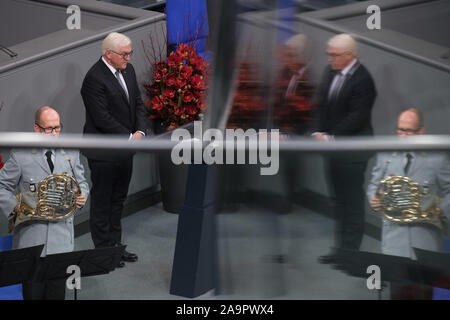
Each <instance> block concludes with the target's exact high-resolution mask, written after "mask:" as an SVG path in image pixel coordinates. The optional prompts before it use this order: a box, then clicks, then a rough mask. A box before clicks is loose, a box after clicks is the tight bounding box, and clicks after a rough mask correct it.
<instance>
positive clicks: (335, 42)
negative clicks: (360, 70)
mask: <svg viewBox="0 0 450 320" xmlns="http://www.w3.org/2000/svg"><path fill="white" fill-rule="evenodd" d="M327 44H328V46H329V47H332V48H338V49H342V50H345V51H348V52H351V53H352V54H353V56H356V54H357V51H358V50H357V45H356V41H355V39H353V37H352V36H351V35H349V34H346V33H341V34H338V35H336V36H334V37H332V38H331V39H330V40H328V43H327Z"/></svg>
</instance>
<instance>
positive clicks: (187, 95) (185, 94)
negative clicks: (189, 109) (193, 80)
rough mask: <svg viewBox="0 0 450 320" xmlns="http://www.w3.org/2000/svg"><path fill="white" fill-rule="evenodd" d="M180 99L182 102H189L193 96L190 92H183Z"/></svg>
mask: <svg viewBox="0 0 450 320" xmlns="http://www.w3.org/2000/svg"><path fill="white" fill-rule="evenodd" d="M181 99H182V100H183V102H191V101H192V100H193V99H194V95H193V94H192V92H191V91H189V90H185V91H183V95H182V97H181Z"/></svg>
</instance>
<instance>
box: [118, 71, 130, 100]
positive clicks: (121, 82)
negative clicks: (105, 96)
mask: <svg viewBox="0 0 450 320" xmlns="http://www.w3.org/2000/svg"><path fill="white" fill-rule="evenodd" d="M116 78H117V81H119V83H120V86H121V87H122V89H123V92H125V95H126V96H127V99H128V100H129V99H130V97H129V96H128V91H127V88H126V87H125V84H124V83H123V81H122V79H121V78H120V71H116Z"/></svg>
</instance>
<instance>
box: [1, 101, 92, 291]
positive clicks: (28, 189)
mask: <svg viewBox="0 0 450 320" xmlns="http://www.w3.org/2000/svg"><path fill="white" fill-rule="evenodd" d="M34 131H35V132H38V133H42V134H48V135H52V136H58V135H59V133H60V131H61V124H60V118H59V115H58V113H57V112H56V111H55V110H54V109H53V108H51V107H48V106H45V107H42V108H40V109H38V110H37V112H36V115H35V125H34ZM48 151H50V152H48ZM68 159H70V163H71V164H70V163H69V161H68ZM71 165H72V168H73V172H74V174H75V178H76V180H77V182H78V184H79V186H80V189H81V194H80V195H79V196H78V197H77V199H76V205H77V207H78V208H81V207H82V206H84V204H85V203H86V197H87V195H88V193H89V187H88V184H87V182H86V179H85V177H84V174H83V172H84V169H83V166H82V165H81V163H80V160H79V153H78V152H77V151H73V150H62V149H56V150H46V149H27V150H13V151H12V152H11V155H10V158H9V159H8V161H7V162H6V163H5V166H4V167H3V168H2V170H1V171H0V211H1V212H2V213H3V214H4V215H5V216H7V217H8V218H11V217H12V215H11V213H12V212H13V210H14V208H15V207H16V205H17V204H18V201H17V198H16V190H17V191H18V192H20V193H21V194H22V197H23V200H24V201H25V202H26V203H27V204H28V205H30V206H31V207H32V208H34V207H35V206H36V201H37V193H38V190H37V186H38V183H39V182H40V181H41V180H43V179H44V178H46V177H47V176H49V175H51V174H52V173H53V174H61V173H64V172H66V173H67V174H68V175H72V168H71ZM40 244H44V245H45V246H44V249H43V251H42V256H46V255H47V254H54V253H62V252H70V251H72V250H73V248H74V227H73V216H71V217H69V218H67V219H66V220H62V221H58V222H49V221H37V220H33V221H27V222H23V223H21V224H19V225H17V226H16V227H15V229H14V233H13V248H14V249H18V248H25V247H31V246H36V245H40ZM23 293H24V298H25V299H31V298H32V299H64V296H65V281H64V280H63V281H51V282H50V281H49V282H47V283H45V284H42V283H32V284H24V286H23Z"/></svg>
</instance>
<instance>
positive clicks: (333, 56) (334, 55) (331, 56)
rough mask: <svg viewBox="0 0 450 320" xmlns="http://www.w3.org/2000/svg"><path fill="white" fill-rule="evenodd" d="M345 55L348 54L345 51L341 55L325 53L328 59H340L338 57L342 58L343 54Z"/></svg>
mask: <svg viewBox="0 0 450 320" xmlns="http://www.w3.org/2000/svg"><path fill="white" fill-rule="evenodd" d="M347 53H349V51H345V52H342V53H328V52H327V56H328V57H330V58H337V57H340V56H342V55H344V54H347Z"/></svg>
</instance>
